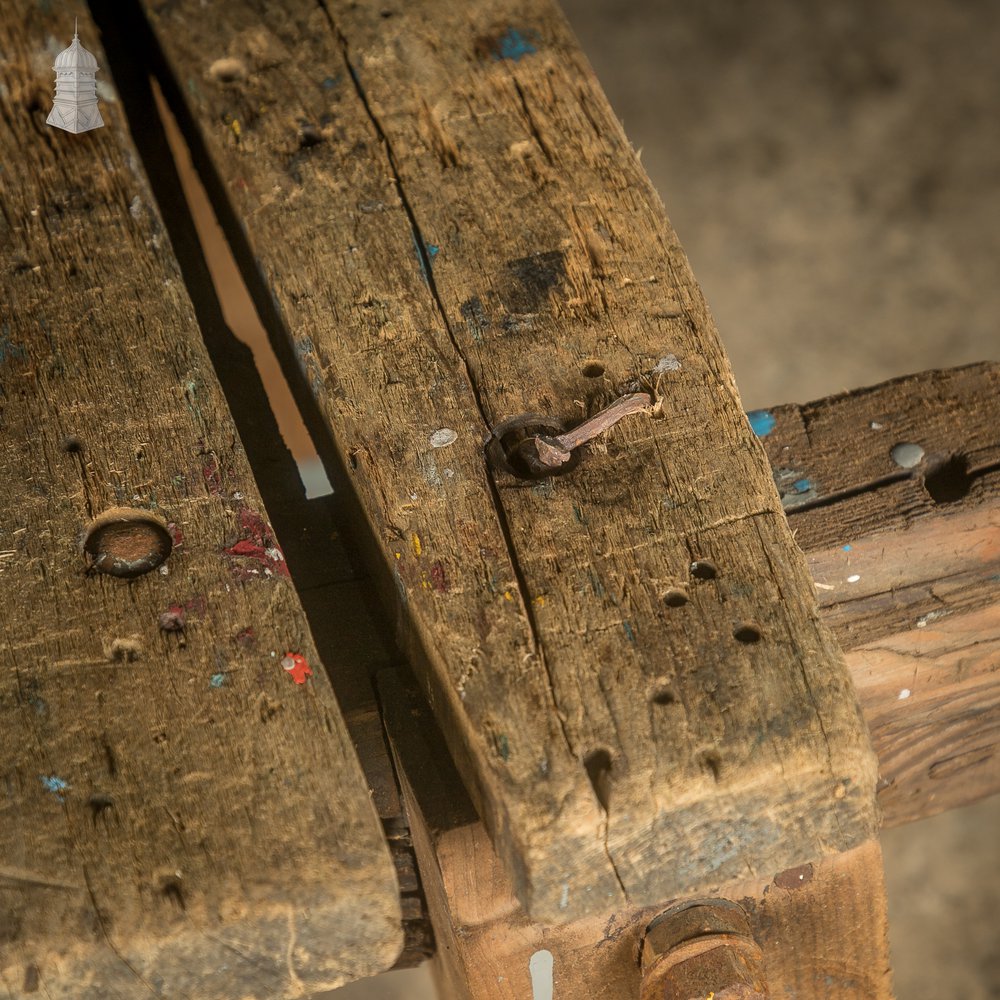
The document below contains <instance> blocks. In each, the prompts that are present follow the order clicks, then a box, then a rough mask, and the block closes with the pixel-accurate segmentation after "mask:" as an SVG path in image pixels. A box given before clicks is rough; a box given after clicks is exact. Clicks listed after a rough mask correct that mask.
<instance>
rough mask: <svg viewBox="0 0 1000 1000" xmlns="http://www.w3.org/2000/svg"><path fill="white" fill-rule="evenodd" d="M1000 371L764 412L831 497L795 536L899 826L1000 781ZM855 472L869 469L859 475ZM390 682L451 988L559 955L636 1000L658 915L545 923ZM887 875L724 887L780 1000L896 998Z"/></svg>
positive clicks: (846, 859) (940, 376)
mask: <svg viewBox="0 0 1000 1000" xmlns="http://www.w3.org/2000/svg"><path fill="white" fill-rule="evenodd" d="M998 370H1000V369H998V366H997V365H991V364H987V365H975V366H969V367H967V368H960V369H954V370H950V371H944V372H925V373H923V374H920V375H913V376H907V377H906V378H902V379H897V380H894V381H892V382H888V383H885V384H883V385H879V386H874V387H871V388H867V389H861V390H856V391H855V392H852V393H849V394H844V395H841V396H835V397H831V398H829V399H824V400H819V401H816V402H814V403H810V404H808V405H806V406H781V407H776V408H774V409H773V410H768V411H760V412H758V413H755V414H752V415H751V419H752V423H753V425H754V426H755V427H756V428H757V429H758V431H759V433H760V434H761V437H762V438H763V439H764V442H765V446H766V448H767V451H768V456H769V458H770V459H771V461H772V464H773V467H774V476H775V481H776V483H778V484H779V485H781V484H789V483H790V482H791V481H792V477H791V476H790V475H789V472H788V468H789V466H790V465H791V464H792V463H794V468H795V475H794V479H795V480H796V481H798V480H805V479H809V480H810V489H811V490H814V495H813V496H812V497H811V498H810V499H809V500H808V501H806V502H805V503H804V504H803V503H802V502H801V501H799V504H798V505H797V507H796V506H790V509H789V511H788V516H789V520H790V523H791V525H792V527H793V530H794V529H795V528H796V526H797V525H801V529H800V530H798V531H797V532H796V538H797V540H798V541H799V542H800V544H802V545H803V547H804V548H805V549H806V551H807V554H808V559H809V563H810V566H811V568H812V570H813V572H814V575H815V579H816V584H817V587H818V588H819V590H818V592H819V595H820V600H821V602H822V613H823V615H824V617H825V618H826V619H827V620H828V621H830V622H831V624H832V626H833V628H834V631H835V633H836V635H837V636H838V637H839V638H840V640H841V642H842V643H843V644H844V645H845V647H846V648H847V649H848V654H847V659H848V663H849V664H850V666H851V669H852V674H853V676H854V680H855V683H856V684H857V686H858V689H859V692H860V702H861V705H862V708H863V710H864V712H865V718H866V721H867V723H868V725H869V727H870V728H871V732H872V739H873V743H874V745H875V746H876V747H877V748H878V751H879V772H880V774H881V776H882V781H881V783H880V792H879V798H880V802H881V803H882V805H883V809H884V818H885V821H886V822H887V823H889V824H896V823H902V822H906V821H908V820H910V819H916V818H919V817H920V816H925V815H931V814H932V813H934V812H937V811H939V810H940V809H942V808H948V807H951V806H955V805H961V804H966V803H969V802H972V801H975V800H976V799H978V798H981V797H982V796H984V795H988V794H991V793H993V792H996V791H1000V769H998V766H997V763H998V755H997V753H996V750H995V747H996V744H997V728H998V717H1000V681H998V679H997V672H996V670H995V665H996V662H997V655H998V649H1000V614H998V608H1000V586H998V584H1000V502H998V501H1000V489H998V487H1000V475H998V469H997V467H996V460H997V457H998V455H1000V392H998V391H997V389H998V384H997V383H998ZM873 423H874V424H876V425H877V426H876V427H874V428H873V427H872V426H871V425H872V424H873ZM803 428H808V434H806V433H804V431H803ZM882 432H884V433H882ZM901 443H902V444H917V445H919V447H920V448H922V449H923V451H924V453H925V456H926V458H925V459H924V460H923V461H920V462H917V464H915V465H913V466H912V467H911V468H908V469H907V470H906V471H905V472H903V473H901V467H900V466H899V465H898V464H897V463H896V461H895V459H894V458H893V455H894V454H895V455H896V456H897V457H899V456H900V450H899V449H898V447H897V446H898V445H899V444H901ZM838 449H840V451H838ZM908 453H909V454H910V455H912V454H914V452H913V451H912V449H910V450H908ZM841 454H842V455H843V458H844V461H843V462H841V461H840V460H839V457H838V456H839V455H841ZM903 454H904V455H905V454H907V452H904V453H903ZM953 455H958V456H968V460H967V461H968V469H971V470H977V471H974V472H973V473H972V474H970V475H967V477H966V478H965V479H964V480H963V481H964V483H965V486H966V487H967V488H966V489H964V490H963V491H953V492H952V494H949V495H948V498H947V499H945V500H941V499H938V500H934V492H936V486H935V484H934V476H935V475H936V474H937V472H938V470H939V469H940V468H941V466H942V464H943V463H942V461H941V458H936V457H935V456H944V460H945V462H947V461H950V460H951V456H953ZM845 464H846V465H848V466H849V467H853V469H854V471H853V472H851V473H849V474H845V473H844V471H843V466H844V465H845ZM859 469H860V470H864V471H862V472H859V471H858V470H859ZM904 477H905V478H904ZM928 477H930V478H931V482H930V485H929V487H928V484H927V479H928ZM827 484H829V485H827ZM887 487H891V489H887ZM900 489H906V490H907V491H908V497H909V499H908V502H907V503H906V504H900V503H899V502H898V501H899V496H898V491H899V490H900ZM932 491H934V492H932ZM789 492H790V493H791V492H792V491H789ZM802 492H805V491H802ZM956 492H961V495H955V493H956ZM796 495H800V494H796ZM807 513H808V518H805V517H804V516H803V515H805V514H807ZM681 596H683V595H679V596H678V598H677V599H678V601H679V600H680V597H681ZM679 607H683V605H679ZM852 646H853V647H854V648H853V649H852V648H851V647H852ZM381 687H382V698H383V706H384V710H385V718H386V723H387V727H388V731H389V734H390V737H391V739H392V741H393V743H394V744H395V745H396V747H397V762H398V763H399V769H400V773H401V778H402V781H403V787H404V793H405V795H406V801H407V808H408V812H409V816H410V820H411V823H412V826H413V837H414V841H415V843H416V845H417V849H418V855H419V860H420V865H421V871H422V873H423V877H424V884H425V889H426V892H427V898H428V901H429V905H430V907H431V912H432V915H433V917H434V920H435V925H436V928H437V936H438V941H439V953H438V958H437V963H436V968H437V972H438V975H439V977H440V979H441V981H442V983H443V984H444V989H445V992H446V995H448V996H455V997H463V996H464V997H487V996H488V997H496V996H500V997H502V996H505V995H508V991H509V995H510V996H519V995H524V994H525V993H526V992H527V991H528V990H530V988H531V965H532V960H533V959H535V956H536V955H537V954H538V953H539V952H540V951H541V950H542V949H544V950H545V951H546V952H548V953H549V957H546V959H545V962H544V963H541V964H543V965H544V966H545V967H549V966H551V968H552V972H553V976H554V978H555V982H556V984H557V986H558V995H562V996H567V997H572V996H575V995H579V996H581V997H582V996H587V997H590V996H602V997H636V996H638V991H639V988H640V987H639V982H638V973H637V968H636V961H635V955H636V954H637V948H638V940H639V937H640V936H641V934H642V929H643V928H644V927H645V926H646V924H647V923H648V921H649V919H650V914H651V913H652V912H653V911H648V910H639V911H637V910H622V911H618V912H615V913H614V914H611V915H609V916H608V917H606V918H605V919H591V920H582V921H576V922H573V923H570V924H567V925H565V926H562V927H544V926H541V925H538V924H536V923H534V922H532V921H531V920H530V918H529V917H528V916H527V914H526V913H525V912H524V911H523V909H522V908H521V907H520V906H519V905H518V903H517V900H516V898H515V897H514V894H513V892H512V890H511V886H510V883H509V880H508V879H507V877H506V875H505V873H504V871H503V869H502V866H501V865H500V864H499V862H498V861H497V858H496V855H495V853H494V852H493V850H492V848H491V845H490V843H489V839H488V837H487V836H486V832H485V830H484V829H483V828H482V826H481V824H479V823H478V821H477V819H476V817H475V815H474V813H473V811H472V809H471V805H470V804H469V803H467V802H465V800H464V799H463V798H462V796H461V794H460V793H457V794H456V785H457V782H458V779H457V776H455V775H454V773H453V772H451V771H450V769H449V767H448V765H447V763H446V762H443V761H442V755H441V752H440V748H439V747H437V748H436V747H435V745H434V743H433V739H432V738H431V736H429V734H430V733H431V732H432V730H431V729H430V728H428V729H425V730H423V731H422V732H421V731H420V728H419V726H417V727H416V729H417V731H418V733H420V735H418V736H416V737H415V736H414V726H413V722H414V714H413V713H414V712H416V713H418V718H419V713H421V712H425V711H426V709H424V708H423V707H422V706H421V705H420V703H419V700H415V699H414V697H413V694H412V692H408V691H407V690H406V689H405V687H403V686H401V685H400V683H399V680H398V678H396V677H395V676H393V675H386V676H385V677H384V678H383V679H382V684H381ZM415 741H416V742H415ZM463 802H465V804H464V805H463ZM881 879H882V875H881V870H880V865H879V862H878V854H877V851H876V850H875V848H874V847H871V846H870V847H869V848H867V849H866V850H865V851H862V852H860V853H859V852H853V853H852V854H849V855H843V856H840V857H837V858H835V859H827V860H826V861H823V862H820V863H818V864H809V865H806V866H803V867H801V868H800V869H799V870H793V871H792V872H787V873H782V874H779V875H778V876H777V877H775V878H774V879H772V880H771V881H770V883H769V884H768V885H767V886H763V885H756V886H754V885H749V886H747V885H744V886H742V887H741V886H735V885H729V886H725V887H721V891H722V892H723V893H724V894H725V895H726V896H728V897H729V898H733V899H738V900H740V901H741V903H742V904H743V906H744V907H745V908H746V909H747V910H748V912H749V913H750V914H751V915H752V925H753V926H754V927H755V928H757V930H756V933H757V934H761V935H763V943H764V944H765V959H766V963H767V971H768V981H769V984H770V985H771V986H772V988H774V989H775V990H777V989H778V988H779V987H780V988H781V990H782V992H780V993H778V994H777V995H784V996H795V997H812V996H822V997H826V996H831V995H835V996H837V997H859V998H860V997H868V996H885V995H887V994H888V992H889V979H888V974H887V969H888V958H887V953H886V949H885V910H884V905H883V901H882V898H881V893H882V890H881V884H882V882H881ZM539 964H540V963H539V960H538V959H535V966H536V967H538V965H539Z"/></svg>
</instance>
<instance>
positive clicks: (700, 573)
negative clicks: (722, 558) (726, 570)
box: [691, 559, 719, 580]
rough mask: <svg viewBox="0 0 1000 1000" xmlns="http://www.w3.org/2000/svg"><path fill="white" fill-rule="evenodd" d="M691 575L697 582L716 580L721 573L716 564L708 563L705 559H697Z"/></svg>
mask: <svg viewBox="0 0 1000 1000" xmlns="http://www.w3.org/2000/svg"><path fill="white" fill-rule="evenodd" d="M691 575H692V576H693V577H694V578H695V579H696V580H714V579H715V578H716V577H717V576H718V575H719V571H718V570H717V569H716V568H715V565H714V563H710V562H706V561H705V560H704V559H696V560H695V561H694V562H693V563H691Z"/></svg>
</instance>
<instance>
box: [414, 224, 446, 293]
mask: <svg viewBox="0 0 1000 1000" xmlns="http://www.w3.org/2000/svg"><path fill="white" fill-rule="evenodd" d="M410 235H411V236H412V237H413V250H414V253H416V255H417V262H418V263H419V264H420V273H421V274H422V275H423V276H424V281H426V282H427V284H430V283H431V276H430V272H429V270H428V269H429V267H430V263H431V261H432V260H433V259H434V258H435V257H436V256H437V255H438V253H439V252H440V250H441V248H440V247H439V246H435V245H434V244H433V243H424V244H423V245H421V244H420V243H418V242H417V234H416V233H411V234H410Z"/></svg>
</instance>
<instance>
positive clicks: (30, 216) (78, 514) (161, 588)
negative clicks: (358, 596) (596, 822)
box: [0, 3, 402, 1000]
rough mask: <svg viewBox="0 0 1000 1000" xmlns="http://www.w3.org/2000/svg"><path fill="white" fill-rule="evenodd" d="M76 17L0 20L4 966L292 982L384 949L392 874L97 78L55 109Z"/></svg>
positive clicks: (227, 982) (313, 979)
mask: <svg viewBox="0 0 1000 1000" xmlns="http://www.w3.org/2000/svg"><path fill="white" fill-rule="evenodd" d="M79 13H80V11H79V10H78V9H73V10H72V11H70V10H69V8H68V7H64V6H63V5H61V4H52V5H44V6H39V5H33V4H28V3H18V4H15V7H14V10H13V11H11V10H8V11H7V12H6V14H7V16H5V18H4V19H3V22H2V24H0V36H2V42H0V49H2V51H3V60H2V62H0V84H2V85H0V118H2V121H3V125H4V127H3V129H2V131H0V147H2V156H0V159H2V162H3V171H2V173H0V184H2V186H3V198H2V204H3V211H2V213H0V301H2V303H3V315H2V327H0V423H2V426H3V438H4V444H3V448H2V449H0V484H2V485H0V491H2V502H0V607H2V609H3V611H2V613H0V625H2V644H0V665H2V671H0V771H2V774H3V788H4V789H5V791H4V795H3V797H2V798H0V982H2V983H3V986H4V992H5V995H7V996H10V997H21V996H27V995H29V994H31V995H39V996H42V995H44V996H49V997H53V998H74V1000H79V998H85V1000H97V998H104V997H110V996H115V997H121V998H130V997H145V996H149V995H153V994H154V993H155V994H156V995H169V996H186V997H191V998H204V1000H216V998H217V1000H223V998H226V1000H231V998H236V997H239V998H244V997H259V998H265V997H266V998H269V1000H270V998H274V997H279V996H280V997H285V996H293V995H295V996H297V995H301V994H302V993H303V992H305V991H312V990H319V989H325V988H329V987H334V986H337V985H339V984H341V983H343V982H345V981H347V980H349V979H352V978H356V977H359V976H363V975H369V974H372V973H374V972H377V971H379V970H381V969H383V968H385V967H387V966H388V965H390V964H391V963H392V961H393V959H394V957H395V955H396V953H397V952H398V950H399V947H400V943H401V936H402V935H401V929H400V912H399V899H398V895H397V885H396V879H395V877H394V871H393V866H392V862H391V860H390V857H389V854H388V850H387V847H386V845H385V842H384V839H383V837H382V833H381V829H380V826H379V823H378V820H377V817H376V815H375V813H374V810H373V808H372V804H371V801H370V798H369V794H368V789H367V787H366V785H365V782H364V779H363V777H362V775H361V771H360V769H359V766H358V762H357V758H356V756H355V753H354V750H353V747H352V746H351V740H350V737H349V735H348V731H347V729H346V727H345V725H344V721H343V719H342V717H341V715H340V712H339V709H338V707H337V703H336V701H335V699H334V697H333V693H332V691H331V688H330V684H329V682H328V680H327V678H326V675H325V673H324V670H323V668H322V666H321V664H320V662H319V660H318V658H317V656H316V652H315V647H314V644H313V640H312V637H311V635H310V632H309V629H308V627H307V625H306V621H305V617H304V615H303V612H302V608H301V606H300V604H299V601H298V599H297V597H296V595H295V591H294V590H293V588H292V586H291V583H290V581H289V579H288V577H287V572H286V570H285V568H284V562H283V559H282V556H281V551H280V548H279V547H278V543H277V540H276V539H275V538H274V535H273V532H272V529H271V527H270V525H269V523H268V518H267V513H266V511H265V509H264V507H263V504H262V502H261V498H260V495H259V493H258V490H257V487H256V485H255V483H254V480H253V476H252V475H251V473H250V469H249V466H248V464H247V460H246V456H245V454H244V451H243V448H242V446H241V443H240V440H239V438H238V436H237V434H236V432H235V430H234V427H233V423H232V421H231V418H230V416H229V413H228V411H227V409H226V406H225V403H224V401H223V399H222V395H221V393H220V391H219V387H218V383H217V381H216V379H215V376H214V374H213V371H212V367H211V364H210V362H209V359H208V356H207V354H206V352H205V347H204V344H203V343H202V340H201V336H200V333H199V330H198V325H197V323H196V320H195V316H194V313H193V311H192V307H191V303H190V301H189V299H188V297H187V295H186V293H185V291H184V288H183V284H182V281H181V275H180V273H179V271H178V267H177V264H176V261H175V260H174V257H173V254H172V251H171V248H170V244H169V241H168V239H167V238H166V235H165V233H164V230H163V225H162V221H161V218H160V216H159V214H158V212H157V209H156V206H155V205H154V203H153V199H152V197H151V195H150V191H149V188H148V186H147V181H146V178H145V176H144V174H143V172H142V170H141V168H140V166H139V159H138V156H137V154H136V151H135V149H134V147H133V146H132V144H131V141H130V139H129V135H128V129H127V127H126V123H125V120H124V116H123V114H122V111H121V106H120V104H119V103H118V101H117V100H116V97H115V93H114V90H113V87H111V86H110V84H109V85H108V86H107V87H106V88H104V87H102V91H101V94H102V113H103V116H104V120H105V123H106V125H105V127H104V128H101V129H99V130H97V131H93V132H89V133H87V134H85V135H79V136H77V135H70V134H68V133H65V132H58V131H56V130H54V129H49V128H48V127H47V126H46V125H45V124H44V122H45V117H46V114H47V111H48V108H49V106H50V102H51V91H52V80H53V74H52V62H53V56H54V54H55V53H56V52H58V51H59V50H60V49H62V48H63V47H65V45H66V44H67V43H68V41H69V37H70V36H71V34H72V27H73V17H74V16H76V15H77V14H79ZM80 34H81V38H82V40H83V41H84V43H85V44H86V46H87V47H88V48H90V49H91V50H92V51H93V52H94V53H95V54H96V55H97V57H98V60H99V62H100V65H101V67H102V74H101V78H102V80H104V81H106V82H107V81H108V77H109V73H108V66H107V61H106V58H105V55H104V53H103V52H102V50H101V47H100V45H99V44H98V41H97V36H96V31H95V29H94V27H93V25H92V23H91V21H90V20H89V19H88V18H87V17H85V16H80ZM109 508H118V509H121V508H126V510H125V511H124V512H122V513H118V514H114V515H111V516H110V517H109V516H108V509H109ZM102 519H103V520H105V522H106V523H107V524H108V525H109V526H110V527H109V529H108V532H107V533H105V534H104V536H103V537H102V538H101V539H100V540H97V538H96V536H95V535H93V534H87V532H88V529H89V528H90V527H92V526H93V524H94V522H99V521H101V520H102ZM147 543H151V547H150V548H143V547H142V546H144V545H147ZM168 553H169V554H168ZM115 555H117V557H118V558H117V563H116V562H115V559H114V557H115ZM164 555H166V559H165V561H163V562H162V563H161V564H160V565H159V566H155V565H154V563H155V562H156V560H157V559H160V558H162V557H163V556H164ZM151 566H152V567H153V568H152V570H151V571H149V572H139V571H142V570H146V569H148V568H150V567H151ZM102 567H103V568H104V569H107V568H117V569H120V570H124V571H127V572H132V571H133V570H134V571H136V572H139V575H135V576H134V577H133V576H128V577H120V576H115V575H108V574H107V573H104V572H102V571H101V569H102ZM283 664H287V665H289V666H291V667H292V670H291V671H289V670H288V669H285V668H284V667H283ZM307 666H308V668H310V669H311V675H310V674H309V673H308V671H307V670H306V667H307Z"/></svg>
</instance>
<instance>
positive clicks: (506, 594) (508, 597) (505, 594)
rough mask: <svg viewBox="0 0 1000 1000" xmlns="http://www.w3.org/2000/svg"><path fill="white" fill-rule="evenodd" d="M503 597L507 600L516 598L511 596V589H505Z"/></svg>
mask: <svg viewBox="0 0 1000 1000" xmlns="http://www.w3.org/2000/svg"><path fill="white" fill-rule="evenodd" d="M503 599H504V600H505V601H513V600H514V598H513V597H511V596H510V591H509V590H505V591H504V592H503Z"/></svg>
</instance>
